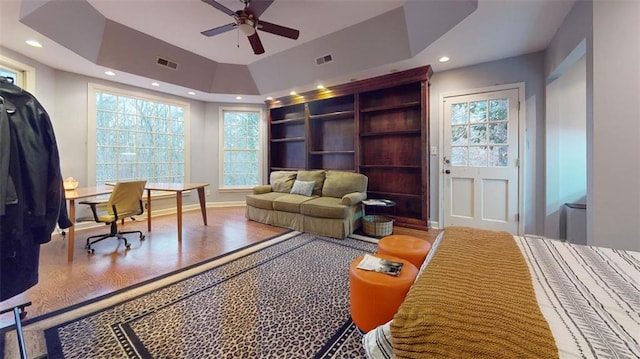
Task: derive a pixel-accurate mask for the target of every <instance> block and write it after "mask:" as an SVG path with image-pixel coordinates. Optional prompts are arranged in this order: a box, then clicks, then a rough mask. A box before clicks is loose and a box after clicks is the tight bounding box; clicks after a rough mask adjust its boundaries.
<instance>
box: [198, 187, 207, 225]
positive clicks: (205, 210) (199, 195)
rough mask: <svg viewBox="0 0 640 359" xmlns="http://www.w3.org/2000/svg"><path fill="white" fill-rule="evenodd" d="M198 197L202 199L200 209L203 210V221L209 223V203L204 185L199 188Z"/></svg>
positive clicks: (205, 223)
mask: <svg viewBox="0 0 640 359" xmlns="http://www.w3.org/2000/svg"><path fill="white" fill-rule="evenodd" d="M198 199H199V200H200V211H202V222H204V225H205V226H206V225H207V204H206V202H205V197H204V187H200V188H198Z"/></svg>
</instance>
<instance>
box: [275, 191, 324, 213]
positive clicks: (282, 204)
mask: <svg viewBox="0 0 640 359" xmlns="http://www.w3.org/2000/svg"><path fill="white" fill-rule="evenodd" d="M312 198H314V197H307V196H302V195H299V194H285V195H284V196H280V197H278V198H276V199H274V200H273V209H275V210H276V211H284V212H292V213H300V204H302V203H303V202H306V201H310V200H311V199H312Z"/></svg>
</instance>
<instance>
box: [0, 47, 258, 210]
mask: <svg viewBox="0 0 640 359" xmlns="http://www.w3.org/2000/svg"><path fill="white" fill-rule="evenodd" d="M2 53H3V55H5V56H8V57H11V58H12V59H15V60H16V61H19V62H22V63H24V64H26V65H29V66H32V67H34V68H36V90H35V91H33V94H34V95H35V96H36V98H37V99H38V100H39V101H40V102H41V103H42V105H43V106H44V107H45V109H46V110H47V112H48V113H49V116H50V118H51V121H52V123H53V127H54V131H55V135H56V141H57V144H58V151H59V152H60V167H61V169H62V175H63V176H64V177H69V176H73V177H75V178H76V179H77V180H78V181H79V182H80V186H91V185H93V184H92V183H90V182H89V179H88V178H87V177H88V166H87V163H88V161H89V159H88V158H87V137H88V132H87V131H88V130H87V125H88V124H87V117H88V109H87V106H88V84H89V83H96V84H101V85H104V86H109V87H113V88H118V89H124V90H128V91H134V92H137V93H143V94H149V95H152V96H160V97H168V98H173V99H177V100H180V101H182V102H188V103H189V105H190V109H191V113H190V137H189V139H188V141H189V143H190V153H189V155H190V158H189V164H190V178H188V179H187V180H189V181H192V182H207V183H210V186H209V187H207V190H208V192H209V194H208V195H207V202H209V203H212V202H236V203H237V202H244V199H245V195H246V194H247V193H249V191H240V192H227V193H221V192H219V191H218V187H217V186H218V172H219V171H218V138H219V134H218V107H219V106H221V105H228V106H242V107H257V108H262V109H263V110H264V108H265V106H262V105H244V104H218V103H204V102H201V101H195V100H193V99H189V98H182V97H175V96H171V95H166V94H162V93H158V92H155V91H151V90H147V89H141V88H136V87H132V86H126V85H122V84H118V83H115V82H110V81H106V80H102V79H97V78H92V77H87V76H83V75H78V74H74V73H70V72H65V71H59V70H54V69H52V68H50V67H48V66H45V65H43V64H41V63H39V62H36V61H34V60H32V59H29V58H26V57H24V56H22V55H20V54H17V53H15V52H11V51H10V50H7V49H4V48H2ZM265 138H266V135H265ZM197 202H198V198H197V195H195V194H191V195H187V196H185V198H184V204H185V205H189V204H195V203H197ZM174 207H175V200H173V199H171V198H168V199H159V200H157V203H154V209H157V210H161V209H164V208H174Z"/></svg>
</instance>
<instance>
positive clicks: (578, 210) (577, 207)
mask: <svg viewBox="0 0 640 359" xmlns="http://www.w3.org/2000/svg"><path fill="white" fill-rule="evenodd" d="M564 206H565V211H566V215H567V217H566V218H567V220H566V222H565V225H566V231H565V233H566V234H567V238H566V239H567V242H569V243H575V244H587V205H586V204H582V203H565V204H564Z"/></svg>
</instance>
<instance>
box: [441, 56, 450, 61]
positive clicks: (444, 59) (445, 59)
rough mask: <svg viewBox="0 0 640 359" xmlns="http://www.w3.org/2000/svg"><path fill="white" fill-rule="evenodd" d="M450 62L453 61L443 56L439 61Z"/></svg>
mask: <svg viewBox="0 0 640 359" xmlns="http://www.w3.org/2000/svg"><path fill="white" fill-rule="evenodd" d="M449 60H451V59H450V58H449V57H447V56H442V57H441V58H440V59H439V60H438V61H440V62H447V61H449Z"/></svg>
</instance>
